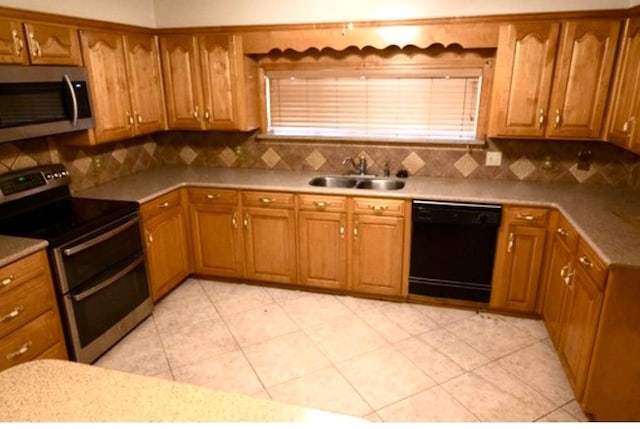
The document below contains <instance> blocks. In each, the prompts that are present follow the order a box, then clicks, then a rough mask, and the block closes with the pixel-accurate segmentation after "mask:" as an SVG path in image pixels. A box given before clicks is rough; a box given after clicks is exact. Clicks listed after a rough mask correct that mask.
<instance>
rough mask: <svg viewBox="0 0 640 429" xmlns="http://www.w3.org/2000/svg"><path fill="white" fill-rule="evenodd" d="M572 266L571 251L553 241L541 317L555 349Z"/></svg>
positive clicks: (558, 342) (558, 341) (557, 241)
mask: <svg viewBox="0 0 640 429" xmlns="http://www.w3.org/2000/svg"><path fill="white" fill-rule="evenodd" d="M572 264H573V250H570V249H568V248H567V246H566V244H564V243H563V242H561V241H560V240H554V243H553V247H552V249H551V256H550V258H549V266H548V273H547V283H546V288H545V292H546V294H545V300H544V307H543V309H542V317H543V319H544V323H545V325H546V327H547V331H548V332H549V337H550V338H551V341H553V344H554V345H555V346H556V347H559V345H560V330H561V328H562V312H563V305H564V301H565V295H566V289H567V281H569V280H570V278H567V276H568V275H569V273H570V270H571V268H572Z"/></svg>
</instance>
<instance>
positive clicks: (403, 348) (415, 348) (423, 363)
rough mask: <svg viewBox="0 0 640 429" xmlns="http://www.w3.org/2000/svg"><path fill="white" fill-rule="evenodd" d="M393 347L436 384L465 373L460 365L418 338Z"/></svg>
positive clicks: (409, 339)
mask: <svg viewBox="0 0 640 429" xmlns="http://www.w3.org/2000/svg"><path fill="white" fill-rule="evenodd" d="M394 347H395V348H396V349H397V350H399V351H400V352H401V353H402V354H403V355H405V356H406V357H407V358H409V360H410V361H411V362H413V363H414V364H415V365H416V366H417V367H418V368H420V369H422V370H423V371H424V372H425V374H427V375H428V376H429V377H431V378H432V379H434V380H435V381H436V382H437V383H443V382H445V381H447V380H449V379H451V378H454V377H457V376H458V375H461V374H463V373H464V372H466V371H465V370H464V369H463V368H462V367H461V366H460V365H458V364H457V363H455V362H454V361H452V360H451V359H450V358H449V357H447V356H446V355H444V354H442V353H440V352H439V351H438V350H436V349H434V348H433V347H431V346H430V345H428V344H427V343H426V342H424V341H422V340H421V339H420V338H418V337H413V338H408V339H406V340H404V341H401V342H399V343H397V344H395V345H394Z"/></svg>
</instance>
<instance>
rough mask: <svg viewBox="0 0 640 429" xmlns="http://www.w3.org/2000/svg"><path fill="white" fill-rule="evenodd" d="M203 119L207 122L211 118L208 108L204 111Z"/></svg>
mask: <svg viewBox="0 0 640 429" xmlns="http://www.w3.org/2000/svg"><path fill="white" fill-rule="evenodd" d="M204 119H206V120H207V122H209V119H211V113H210V112H209V109H207V110H205V111H204Z"/></svg>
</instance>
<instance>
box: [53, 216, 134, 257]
mask: <svg viewBox="0 0 640 429" xmlns="http://www.w3.org/2000/svg"><path fill="white" fill-rule="evenodd" d="M138 220H139V219H138V217H137V216H136V217H134V218H133V219H131V220H130V221H128V222H126V223H123V224H122V225H120V226H118V227H117V228H115V229H112V230H111V231H109V232H106V233H104V234H102V235H99V236H97V237H94V238H92V239H91V240H87V241H85V242H83V243H81V244H78V245H77V246H73V247H69V248H68V249H64V250H63V251H62V253H64V254H65V256H71V255H75V254H76V253H78V252H82V251H83V250H86V249H88V248H89V247H91V246H95V245H96V244H98V243H102V242H103V241H106V240H108V239H110V238H111V237H114V236H116V235H118V234H120V233H121V232H122V231H124V230H125V229H127V228H129V227H130V226H131V225H133V224H135V223H137V222H138Z"/></svg>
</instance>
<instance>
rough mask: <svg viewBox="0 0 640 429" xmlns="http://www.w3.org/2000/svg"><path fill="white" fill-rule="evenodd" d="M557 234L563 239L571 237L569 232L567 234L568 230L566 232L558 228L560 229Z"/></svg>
mask: <svg viewBox="0 0 640 429" xmlns="http://www.w3.org/2000/svg"><path fill="white" fill-rule="evenodd" d="M556 232H557V233H558V234H559V235H561V236H563V237H568V236H569V233H568V232H567V230H566V229H564V228H558V229H556Z"/></svg>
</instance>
